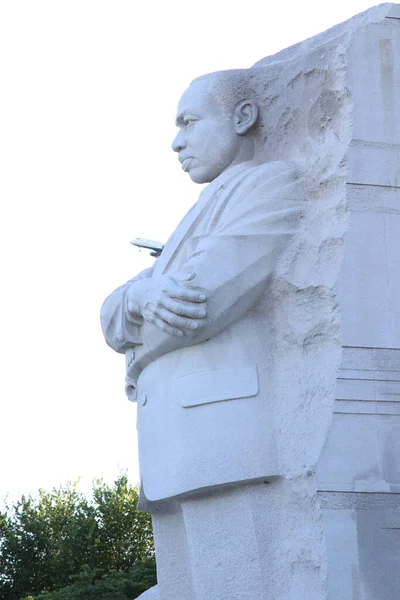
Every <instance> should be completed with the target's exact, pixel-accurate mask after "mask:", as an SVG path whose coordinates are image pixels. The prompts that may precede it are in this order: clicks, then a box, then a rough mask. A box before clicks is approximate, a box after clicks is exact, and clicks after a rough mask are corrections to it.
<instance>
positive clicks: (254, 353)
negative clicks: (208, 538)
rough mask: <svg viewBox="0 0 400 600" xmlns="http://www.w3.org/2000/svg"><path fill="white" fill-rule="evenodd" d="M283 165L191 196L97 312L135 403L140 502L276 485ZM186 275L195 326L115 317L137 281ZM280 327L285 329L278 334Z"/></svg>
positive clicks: (286, 217)
mask: <svg viewBox="0 0 400 600" xmlns="http://www.w3.org/2000/svg"><path fill="white" fill-rule="evenodd" d="M297 195H298V193H297V187H296V171H295V169H294V167H293V165H291V164H288V163H284V162H276V163H268V164H264V165H259V166H254V165H249V164H247V163H242V164H241V165H237V166H235V167H232V168H231V169H228V170H227V171H226V172H225V173H223V174H222V175H220V176H219V177H218V178H217V179H215V180H214V181H213V182H212V183H211V184H209V185H208V186H207V187H206V188H205V189H204V190H203V192H202V194H201V195H200V198H199V200H198V202H197V203H196V204H195V205H194V207H193V208H192V209H191V210H190V211H189V212H188V214H187V215H186V216H185V217H184V219H183V220H182V221H181V223H180V225H179V226H178V228H177V229H176V231H175V232H174V233H173V235H172V236H171V238H170V239H169V241H168V242H167V244H166V246H165V248H164V250H163V253H162V255H161V256H160V258H158V259H157V261H156V262H155V264H154V266H153V268H151V269H147V270H146V271H144V272H142V273H141V274H140V275H139V276H138V277H136V278H134V279H132V280H130V281H129V282H127V283H126V284H125V285H124V286H121V287H120V288H118V289H117V290H116V291H115V292H114V293H113V294H111V296H109V298H107V300H106V301H105V303H104V305H103V308H102V325H103V331H104V334H105V337H106V340H107V342H108V344H109V345H110V346H111V347H113V348H114V349H115V350H116V351H118V352H125V354H126V360H127V393H128V397H130V398H131V399H137V400H138V420H137V423H138V439H139V460H140V471H141V477H142V485H143V490H144V493H145V495H146V497H147V498H148V499H149V500H151V501H157V500H162V499H165V498H169V497H172V496H177V495H181V494H188V493H192V492H194V491H196V490H199V489H210V488H213V487H214V486H219V485H227V484H233V483H236V482H242V481H249V480H259V479H262V478H265V477H270V476H274V475H279V473H280V464H279V457H278V456H277V455H276V443H275V440H276V436H277V435H279V431H278V430H277V429H278V428H279V425H278V424H276V423H274V422H273V417H272V411H271V410H270V404H271V402H272V400H273V401H276V398H272V395H273V364H274V356H273V355H272V349H271V344H270V343H269V340H270V339H271V338H272V337H273V335H274V328H275V327H276V326H277V324H276V323H275V322H274V305H275V303H276V302H277V301H279V299H277V298H276V297H275V296H274V277H275V276H276V267H277V265H278V262H279V260H281V258H282V253H283V252H284V250H285V249H287V248H288V246H289V244H290V242H291V240H292V239H293V235H294V233H295V231H296V230H297V228H298V227H299V224H300V222H301V217H302V208H303V204H304V201H303V199H302V198H300V197H296V196H297ZM174 271H175V272H176V271H186V272H188V273H189V272H194V273H195V274H196V277H195V279H194V280H193V281H192V282H191V283H190V286H191V287H193V288H194V289H199V290H202V291H204V292H205V293H206V295H207V298H208V300H207V318H206V323H205V326H204V327H202V328H201V330H200V331H199V332H198V333H197V332H195V333H193V334H190V335H188V336H183V337H175V336H172V335H169V334H166V333H164V332H162V331H160V330H159V329H158V328H157V327H155V326H154V325H152V324H150V323H147V322H144V321H143V319H142V318H141V316H140V315H139V314H138V315H129V314H128V313H127V311H126V292H127V289H128V287H129V286H131V285H135V282H136V281H137V280H138V279H140V278H142V277H153V276H156V275H158V274H162V273H168V272H171V274H172V273H173V272H174ZM279 326H280V327H284V324H279Z"/></svg>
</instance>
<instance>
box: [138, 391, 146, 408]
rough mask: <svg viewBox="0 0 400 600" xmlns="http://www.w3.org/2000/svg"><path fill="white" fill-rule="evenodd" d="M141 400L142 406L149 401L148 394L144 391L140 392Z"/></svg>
mask: <svg viewBox="0 0 400 600" xmlns="http://www.w3.org/2000/svg"><path fill="white" fill-rule="evenodd" d="M139 402H140V404H141V405H142V406H144V405H145V404H146V403H147V394H145V393H144V392H141V393H140V394H139Z"/></svg>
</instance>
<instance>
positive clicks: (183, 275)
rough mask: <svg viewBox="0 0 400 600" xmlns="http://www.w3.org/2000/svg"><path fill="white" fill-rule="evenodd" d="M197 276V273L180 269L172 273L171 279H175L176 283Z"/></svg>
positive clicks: (191, 279)
mask: <svg viewBox="0 0 400 600" xmlns="http://www.w3.org/2000/svg"><path fill="white" fill-rule="evenodd" d="M195 277H196V273H185V272H184V271H179V272H178V273H174V274H173V275H171V279H173V280H174V281H175V283H183V282H185V281H193V279H194V278H195Z"/></svg>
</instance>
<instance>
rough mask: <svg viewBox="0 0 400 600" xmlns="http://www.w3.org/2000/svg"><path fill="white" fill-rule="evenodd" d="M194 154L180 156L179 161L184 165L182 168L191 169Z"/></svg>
mask: <svg viewBox="0 0 400 600" xmlns="http://www.w3.org/2000/svg"><path fill="white" fill-rule="evenodd" d="M192 160H193V156H180V157H179V162H180V163H181V165H182V169H183V170H184V171H185V172H187V171H188V170H189V169H190V165H191V163H192Z"/></svg>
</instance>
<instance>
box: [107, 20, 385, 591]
mask: <svg viewBox="0 0 400 600" xmlns="http://www.w3.org/2000/svg"><path fill="white" fill-rule="evenodd" d="M369 18H370V19H371V18H376V15H375V13H373V15H372V17H369ZM359 25H360V21H357V20H356V21H354V20H353V21H350V22H349V24H345V25H343V26H338V28H334V29H333V30H331V31H329V32H327V33H325V34H322V35H321V36H318V37H317V38H313V39H312V40H308V41H306V42H304V43H303V44H302V45H298V46H296V47H295V48H294V49H289V50H288V51H286V53H285V52H283V53H281V54H280V55H278V57H277V58H275V57H271V58H269V59H265V60H264V61H261V62H260V63H259V64H258V65H256V66H254V67H252V68H250V69H243V70H232V71H223V72H218V73H211V74H209V75H206V76H203V77H200V78H198V79H195V80H194V81H193V82H192V83H191V84H190V86H189V88H188V89H187V90H186V91H185V93H184V94H183V96H182V98H181V100H180V102H179V106H178V113H177V117H176V125H177V127H178V133H177V136H176V138H175V140H174V141H173V144H172V147H173V150H174V151H175V152H176V153H177V154H178V158H179V161H180V163H181V165H182V169H183V171H184V172H186V173H188V174H189V176H190V178H191V179H192V181H193V182H195V183H208V184H209V185H207V186H206V187H205V188H204V190H203V191H202V193H201V194H200V197H199V200H198V202H197V203H196V204H195V205H194V206H193V207H192V208H191V210H189V212H188V213H187V215H186V216H185V217H184V218H183V220H182V221H181V223H180V224H179V226H178V227H177V229H176V231H175V232H174V233H173V234H172V236H171V237H170V239H169V240H168V242H167V244H166V245H165V247H164V249H163V251H162V254H161V255H160V256H159V258H157V260H156V261H155V263H154V266H153V267H152V268H150V269H147V270H145V271H143V272H142V273H140V274H139V275H137V276H136V277H134V278H133V279H131V280H130V281H128V282H127V283H126V284H125V285H123V286H121V287H120V288H118V289H117V290H116V291H115V292H113V293H112V294H111V295H110V296H109V297H108V298H107V299H106V301H105V302H104V305H103V307H102V315H101V316H102V327H103V332H104V335H105V338H106V341H107V343H108V344H109V345H110V346H111V347H112V348H113V349H114V350H115V351H117V352H120V353H124V354H125V355H126V365H127V377H126V391H127V395H128V397H129V398H130V399H131V400H137V404H138V438H139V460H140V472H141V498H140V508H141V510H145V511H149V512H151V514H152V520H153V528H154V537H155V546H156V558H157V574H158V585H157V586H156V588H153V589H152V590H150V591H149V592H146V593H145V594H143V596H142V597H143V598H146V599H147V598H149V599H150V598H159V599H160V600H256V599H257V600H267V599H268V600H272V599H273V600H303V599H304V600H306V599H307V600H323V599H325V598H326V564H325V563H326V559H325V549H324V539H323V528H322V517H321V512H320V509H319V505H318V500H317V495H316V481H315V467H316V463H317V461H318V458H319V455H320V453H321V449H322V446H323V444H324V442H325V439H326V437H327V433H328V430H329V426H330V423H331V418H332V405H333V401H334V388H335V377H336V371H337V368H338V364H339V360H340V340H339V320H338V319H339V317H338V307H337V301H336V297H335V294H334V289H333V286H334V283H335V280H336V276H337V273H338V270H339V266H340V261H341V256H342V245H343V243H342V242H343V235H344V232H345V229H346V218H345V210H344V199H345V192H344V189H345V177H346V166H345V161H344V156H345V153H346V150H347V147H348V144H349V141H350V136H351V128H350V119H349V114H350V107H351V104H350V101H349V94H348V91H347V89H346V86H345V58H344V57H345V53H346V48H347V47H348V44H349V43H350V39H351V36H352V35H353V32H354V30H355V29H356V28H357V27H359ZM335 600H336V599H335Z"/></svg>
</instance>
